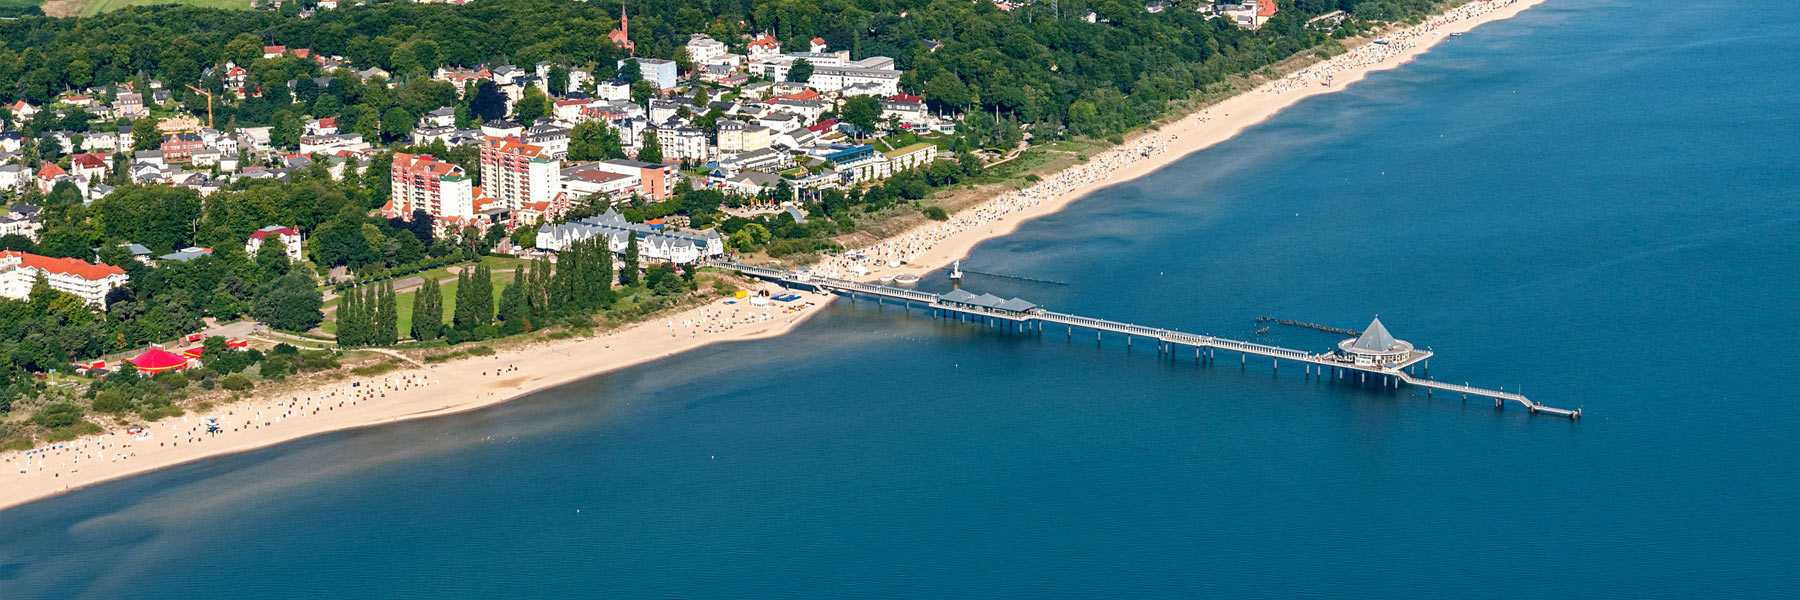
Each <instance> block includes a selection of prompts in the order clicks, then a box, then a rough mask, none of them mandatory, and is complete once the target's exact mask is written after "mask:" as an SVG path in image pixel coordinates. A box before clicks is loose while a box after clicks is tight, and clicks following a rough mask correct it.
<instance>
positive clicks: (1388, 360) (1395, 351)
mask: <svg viewBox="0 0 1800 600" xmlns="http://www.w3.org/2000/svg"><path fill="white" fill-rule="evenodd" d="M1338 353H1339V354H1340V355H1342V356H1343V357H1344V360H1346V361H1348V362H1350V363H1351V364H1354V365H1356V366H1359V367H1386V368H1390V369H1400V368H1405V367H1406V366H1407V365H1409V364H1411V363H1413V362H1416V361H1418V360H1423V359H1424V358H1425V357H1424V356H1422V355H1426V354H1429V353H1421V352H1417V351H1415V350H1413V345H1412V343H1411V342H1408V341H1406V340H1400V339H1395V338H1394V336H1393V334H1390V333H1388V330H1387V327H1386V326H1384V325H1382V324H1381V318H1380V317H1376V318H1375V320H1374V321H1371V322H1370V323H1369V327H1368V328H1367V329H1364V330H1363V332H1362V335H1359V336H1357V337H1353V338H1350V339H1347V340H1344V341H1342V342H1338Z"/></svg>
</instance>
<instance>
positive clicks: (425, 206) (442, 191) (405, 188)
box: [381, 152, 475, 219]
mask: <svg viewBox="0 0 1800 600" xmlns="http://www.w3.org/2000/svg"><path fill="white" fill-rule="evenodd" d="M390 171H391V173H392V174H391V175H390V176H389V180H390V181H391V182H392V183H393V186H392V187H393V190H394V191H393V194H392V196H391V197H392V198H393V199H392V200H390V201H389V202H388V205H387V206H385V207H382V211H381V212H382V215H383V216H386V217H387V218H390V219H392V218H401V219H411V218H412V214H413V211H415V210H422V211H425V213H426V214H429V215H431V216H433V217H467V216H469V215H473V214H475V190H474V187H473V185H474V182H473V181H472V180H471V179H470V178H469V176H468V174H467V173H464V172H463V168H462V167H459V166H457V165H456V164H455V163H450V162H445V161H441V160H438V159H437V158H436V157H433V156H431V155H429V154H406V153H404V152H398V153H395V154H394V164H393V166H392V168H391V169H390Z"/></svg>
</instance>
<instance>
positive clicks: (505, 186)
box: [481, 137, 562, 210]
mask: <svg viewBox="0 0 1800 600" xmlns="http://www.w3.org/2000/svg"><path fill="white" fill-rule="evenodd" d="M561 162H562V161H559V160H557V159H556V157H554V156H551V155H550V153H549V152H547V151H545V150H544V149H543V148H542V147H540V146H534V145H531V144H527V143H524V142H522V141H519V138H516V137H503V138H502V137H488V138H486V140H485V141H483V142H482V144H481V186H482V188H483V189H484V190H486V191H487V195H488V197H490V198H493V199H494V201H495V202H496V203H498V205H497V208H503V209H506V210H518V209H519V208H520V207H522V206H525V205H527V204H537V203H540V202H549V201H550V200H551V199H552V198H554V197H556V193H557V192H558V191H559V189H560V188H561V187H562V179H561V177H560V172H561V168H562V167H561Z"/></svg>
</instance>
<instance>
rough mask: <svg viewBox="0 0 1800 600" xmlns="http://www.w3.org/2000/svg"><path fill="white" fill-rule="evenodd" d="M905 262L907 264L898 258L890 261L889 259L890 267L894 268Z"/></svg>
mask: <svg viewBox="0 0 1800 600" xmlns="http://www.w3.org/2000/svg"><path fill="white" fill-rule="evenodd" d="M903 264H906V263H903V262H900V261H897V260H890V261H888V268H894V267H898V266H900V265H903Z"/></svg>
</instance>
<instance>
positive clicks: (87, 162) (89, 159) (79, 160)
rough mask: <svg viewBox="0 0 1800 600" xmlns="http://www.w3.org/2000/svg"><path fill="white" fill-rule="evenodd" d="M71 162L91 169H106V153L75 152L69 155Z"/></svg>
mask: <svg viewBox="0 0 1800 600" xmlns="http://www.w3.org/2000/svg"><path fill="white" fill-rule="evenodd" d="M69 163H70V164H73V165H75V166H77V167H87V168H89V169H104V168H106V155H105V154H100V153H98V152H84V153H81V154H74V155H70V156H69Z"/></svg>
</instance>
